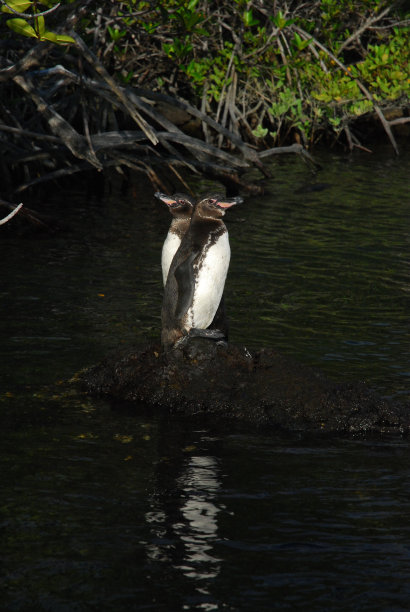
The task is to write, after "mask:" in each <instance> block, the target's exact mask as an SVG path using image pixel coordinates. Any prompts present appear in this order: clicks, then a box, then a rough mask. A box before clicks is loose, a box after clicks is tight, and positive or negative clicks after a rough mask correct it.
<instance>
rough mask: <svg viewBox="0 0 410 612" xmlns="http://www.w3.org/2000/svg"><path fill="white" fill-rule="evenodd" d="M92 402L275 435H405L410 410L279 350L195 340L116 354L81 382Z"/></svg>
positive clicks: (86, 374) (94, 368)
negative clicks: (247, 426) (204, 418)
mask: <svg viewBox="0 0 410 612" xmlns="http://www.w3.org/2000/svg"><path fill="white" fill-rule="evenodd" d="M81 382H82V385H83V387H84V388H85V390H86V391H87V392H88V393H90V394H93V395H99V396H104V397H107V398H111V399H113V400H121V401H126V402H132V403H133V404H134V405H135V410H138V408H139V406H141V405H144V406H145V407H146V406H148V407H152V408H157V409H162V410H170V411H172V412H178V413H183V414H186V415H193V414H195V415H197V414H198V413H202V414H206V415H209V416H210V417H212V418H214V419H216V418H223V419H230V420H233V421H238V422H245V423H253V424H255V425H257V426H263V427H264V428H266V427H270V428H272V430H278V429H280V430H286V431H301V432H324V433H326V432H327V433H349V434H369V433H401V434H405V433H407V432H408V431H409V429H410V410H409V407H406V406H403V405H401V404H398V403H394V402H389V401H387V400H385V399H383V398H381V397H379V396H378V395H377V394H375V393H373V392H371V391H370V390H369V389H367V388H366V386H365V385H363V384H339V383H335V382H333V381H330V380H329V379H327V378H326V377H325V376H324V375H323V374H322V373H320V372H318V371H315V370H314V369H311V368H309V367H305V366H302V365H300V364H298V363H295V362H294V361H292V360H291V359H289V358H287V357H285V356H283V355H281V354H280V353H278V352H277V351H275V350H274V349H258V350H252V349H249V350H248V349H247V348H245V347H239V346H234V345H228V346H220V345H218V344H216V343H215V342H212V341H209V340H206V339H203V338H192V339H191V340H189V342H188V343H187V344H186V345H185V346H184V348H181V349H176V350H173V351H170V352H168V353H164V352H161V349H160V347H159V345H148V346H145V347H142V348H135V349H129V350H127V351H125V352H122V353H116V354H113V355H111V356H109V357H107V358H106V359H104V360H103V361H102V362H101V363H99V364H97V365H96V366H94V367H92V368H90V369H89V370H87V371H86V372H85V373H83V374H82V376H81Z"/></svg>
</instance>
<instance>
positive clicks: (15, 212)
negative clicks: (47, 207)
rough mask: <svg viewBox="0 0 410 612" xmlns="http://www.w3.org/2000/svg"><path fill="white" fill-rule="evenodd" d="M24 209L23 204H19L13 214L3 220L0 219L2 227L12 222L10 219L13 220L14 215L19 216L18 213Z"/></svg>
mask: <svg viewBox="0 0 410 612" xmlns="http://www.w3.org/2000/svg"><path fill="white" fill-rule="evenodd" d="M22 207H23V204H19V205H18V206H16V208H15V209H14V210H12V211H11V213H9V214H8V215H7V217H3V219H0V225H4V224H5V223H7V221H10V219H12V218H13V217H14V215H17V213H18V211H19V210H20V208H22Z"/></svg>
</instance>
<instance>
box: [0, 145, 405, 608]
mask: <svg viewBox="0 0 410 612" xmlns="http://www.w3.org/2000/svg"><path fill="white" fill-rule="evenodd" d="M321 161H322V163H323V165H324V169H323V171H322V172H321V173H320V174H319V175H318V176H317V177H315V178H314V177H312V176H311V175H310V173H309V170H308V169H307V168H306V167H305V166H304V165H303V164H302V162H301V161H299V160H297V159H295V158H286V159H284V158H283V159H281V160H279V161H277V162H276V163H275V166H274V167H273V168H274V176H275V179H274V180H272V181H271V183H270V194H269V195H266V196H265V197H263V198H259V199H257V198H248V199H247V200H246V202H245V204H244V205H243V206H242V207H241V209H239V208H238V209H237V210H235V211H230V212H229V213H228V214H227V223H228V224H229V231H230V237H231V247H232V262H231V268H230V274H229V279H228V283H227V286H226V297H227V303H228V309H229V314H230V319H231V337H232V341H234V342H236V343H244V344H246V345H249V346H252V345H265V346H275V347H277V348H279V349H280V350H282V351H283V352H285V353H287V354H289V355H292V356H294V357H296V358H297V359H299V360H300V361H302V362H303V363H309V364H312V365H315V366H319V367H320V368H322V369H323V370H325V371H326V372H327V373H328V374H329V375H330V376H332V377H334V378H337V379H339V380H357V379H360V380H365V381H366V382H367V383H368V384H369V386H371V387H373V388H375V389H376V390H378V391H379V392H380V393H382V394H384V395H388V396H393V397H395V398H399V399H402V400H403V401H407V402H410V379H409V377H410V365H409V361H410V359H409V353H410V284H409V272H410V266H409V264H410V256H409V236H410V199H409V197H408V177H409V176H410V162H409V158H408V156H405V155H404V156H402V157H401V158H399V159H397V158H395V157H393V156H392V155H390V154H389V152H387V151H382V152H379V153H377V152H376V153H374V154H373V155H372V156H369V155H365V154H360V153H357V154H356V155H355V156H354V157H351V158H350V157H344V156H342V155H338V154H336V153H334V154H333V153H329V152H327V153H326V154H323V155H322V156H321ZM312 185H316V186H317V187H319V190H318V189H316V188H314V189H313V188H312ZM205 187H206V183H204V184H203V188H205ZM44 207H45V208H46V210H47V212H49V213H51V214H54V215H55V216H56V217H58V218H61V219H63V221H64V224H65V229H64V231H61V232H58V233H56V234H54V235H50V234H43V235H41V236H39V235H37V234H30V235H28V236H25V237H23V238H21V237H20V238H16V237H15V236H13V235H12V234H10V233H9V232H8V231H6V232H3V231H2V230H1V228H0V231H1V234H0V240H1V242H0V261H1V277H0V278H1V280H0V283H1V284H0V303H1V320H0V339H1V343H0V363H1V367H0V385H1V386H0V438H1V446H0V453H1V455H0V461H1V466H0V609H1V610H18V611H31V610H33V611H34V610H47V611H51V612H54V611H56V612H57V611H69V612H71V611H77V610H78V611H83V610H84V611H89V610H95V611H100V610H116V611H117V610H164V611H167V610H171V611H172V610H203V611H205V612H208V611H214V610H218V611H219V610H249V611H259V610H271V609H278V610H321V611H322V610H323V611H325V610H369V611H374V610H386V611H396V610H397V611H398V610H407V609H408V601H409V596H410V519H409V516H410V446H409V443H408V441H407V440H404V439H396V438H395V439H389V440H374V439H373V440H358V439H356V440H341V439H331V440H329V439H321V438H318V439H315V438H303V437H296V436H292V437H289V438H286V437H283V436H278V435H271V434H270V433H269V432H265V433H263V432H257V431H244V430H242V429H241V428H235V427H231V428H230V429H228V430H221V429H220V428H216V427H215V426H214V425H213V424H212V423H211V422H203V421H198V422H195V421H194V422H192V421H184V420H175V419H170V418H169V417H167V416H166V415H162V416H161V415H148V414H146V413H142V414H139V415H138V416H135V415H134V414H131V413H130V412H127V411H125V410H120V409H119V407H115V406H108V405H107V404H105V403H104V402H101V401H96V400H93V399H90V398H86V397H83V396H82V395H80V394H78V393H77V392H75V391H74V390H73V389H72V388H71V387H70V386H67V384H66V383H65V382H64V381H65V380H67V379H68V378H70V377H71V376H72V375H73V374H74V373H75V372H77V371H78V370H80V369H81V368H82V367H84V366H87V365H90V364H92V363H93V362H95V361H96V360H98V359H99V358H100V357H101V356H102V355H104V353H106V352H107V351H109V350H110V349H111V348H114V347H116V346H118V345H121V344H124V345H127V344H129V343H131V342H134V341H145V340H146V339H147V338H151V339H152V338H156V337H157V336H158V331H159V311H160V302H161V293H162V290H161V274H160V266H159V254H160V249H161V244H162V240H163V238H164V234H165V233H166V231H167V226H168V222H169V219H168V217H167V212H166V210H164V209H163V208H161V206H160V204H158V203H154V202H153V199H152V198H151V193H150V192H148V193H145V195H142V194H141V193H139V190H138V185H136V186H135V187H134V190H130V191H129V192H128V193H127V194H126V195H125V196H124V195H120V193H119V191H118V190H115V189H114V191H113V194H112V195H109V194H107V196H106V197H105V198H104V200H103V201H95V200H92V199H90V200H89V201H87V200H86V197H85V196H84V193H83V192H80V191H79V190H77V191H76V190H75V189H73V190H72V191H71V192H67V193H60V192H57V193H55V195H54V197H53V198H52V199H51V200H50V201H48V202H47V203H45V205H44Z"/></svg>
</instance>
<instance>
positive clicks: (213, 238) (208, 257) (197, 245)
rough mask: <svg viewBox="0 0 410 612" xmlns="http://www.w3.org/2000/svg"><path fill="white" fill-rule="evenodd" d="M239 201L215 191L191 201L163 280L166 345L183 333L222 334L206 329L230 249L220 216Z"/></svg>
mask: <svg viewBox="0 0 410 612" xmlns="http://www.w3.org/2000/svg"><path fill="white" fill-rule="evenodd" d="M160 199H161V198H160ZM242 201H243V200H242V198H240V197H235V198H225V197H224V196H222V195H220V194H215V195H210V196H207V197H205V198H203V199H202V200H201V201H199V202H198V203H197V204H196V206H195V208H194V211H193V213H192V218H191V223H190V225H189V228H188V230H187V231H186V233H185V235H184V237H183V238H182V240H181V244H180V246H179V248H178V250H177V251H176V253H175V256H174V258H173V260H172V263H171V265H170V268H169V273H168V278H167V281H166V285H165V291H164V300H163V304H162V313H161V319H162V335H161V340H162V344H163V346H164V348H165V349H169V348H172V347H174V346H176V345H178V344H180V342H181V341H182V340H183V338H184V337H186V336H190V337H193V336H201V337H205V338H211V339H215V340H219V339H222V338H223V337H224V333H223V332H222V331H221V330H219V329H209V327H210V325H211V324H212V321H213V319H214V317H215V314H216V312H217V310H218V306H219V304H220V302H221V298H222V295H223V290H224V286H225V280H226V276H227V273H228V268H229V261H230V254H231V250H230V246H229V237H228V231H227V229H226V226H225V224H224V223H223V221H222V217H223V216H224V214H225V212H226V210H227V209H228V208H231V207H232V206H234V205H236V204H240V203H241V202H242Z"/></svg>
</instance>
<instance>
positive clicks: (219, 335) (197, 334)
mask: <svg viewBox="0 0 410 612" xmlns="http://www.w3.org/2000/svg"><path fill="white" fill-rule="evenodd" d="M191 338H207V339H208V340H216V341H217V343H218V344H219V343H220V342H225V334H224V333H223V332H221V330H220V329H200V328H199V327H191V329H190V330H189V332H188V333H186V334H185V335H184V336H183V337H182V338H180V339H179V340H178V341H177V342H175V344H174V349H175V348H178V349H180V348H183V347H184V346H185V345H186V344H187V342H188V341H189V340H190V339H191Z"/></svg>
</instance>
